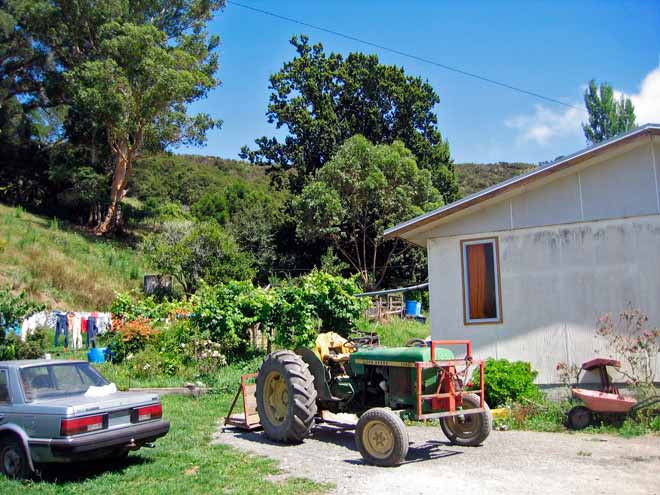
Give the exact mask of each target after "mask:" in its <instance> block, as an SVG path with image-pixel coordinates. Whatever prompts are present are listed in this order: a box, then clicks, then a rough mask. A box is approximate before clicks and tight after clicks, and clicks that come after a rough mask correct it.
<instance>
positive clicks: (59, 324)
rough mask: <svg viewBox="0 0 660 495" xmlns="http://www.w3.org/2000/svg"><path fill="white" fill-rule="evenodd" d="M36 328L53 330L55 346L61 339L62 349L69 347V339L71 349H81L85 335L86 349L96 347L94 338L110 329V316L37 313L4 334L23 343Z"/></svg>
mask: <svg viewBox="0 0 660 495" xmlns="http://www.w3.org/2000/svg"><path fill="white" fill-rule="evenodd" d="M37 328H51V329H54V330H55V341H54V344H55V346H58V345H59V342H60V338H63V343H64V347H65V348H67V347H68V346H69V337H71V344H72V348H73V349H80V348H82V336H83V335H85V336H86V337H85V344H86V346H87V347H89V346H90V344H92V345H96V337H97V336H98V335H102V334H104V333H105V332H107V331H108V330H111V329H112V315H111V314H110V313H102V312H98V311H69V312H65V311H59V310H53V311H46V310H44V311H39V312H37V313H34V314H32V315H30V316H28V317H25V318H23V320H22V322H20V324H19V322H14V323H11V324H8V325H7V326H6V329H5V332H6V333H10V332H14V333H15V334H16V335H17V336H20V338H21V340H23V341H24V342H25V340H26V339H27V336H28V335H31V334H33V333H34V332H35V331H36V329H37Z"/></svg>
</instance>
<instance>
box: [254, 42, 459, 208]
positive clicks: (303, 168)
mask: <svg viewBox="0 0 660 495" xmlns="http://www.w3.org/2000/svg"><path fill="white" fill-rule="evenodd" d="M291 44H292V45H293V46H294V47H295V49H296V53H297V55H296V57H294V58H293V60H291V61H289V62H286V63H285V64H284V66H283V67H282V69H281V70H280V71H279V72H277V73H276V74H273V75H272V76H271V78H270V88H271V90H272V93H271V96H270V104H269V105H268V112H267V117H268V121H269V122H270V123H274V124H275V125H276V126H277V128H281V127H284V128H286V130H287V131H288V135H287V136H286V137H285V138H284V140H283V141H280V140H278V139H277V138H275V137H273V138H268V137H261V138H259V139H257V140H256V144H257V147H256V149H253V150H251V149H249V148H248V147H247V146H246V147H243V150H242V155H241V156H242V157H243V158H247V159H249V160H250V161H251V162H253V163H257V164H262V165H269V166H271V167H273V168H274V169H275V170H277V171H285V170H288V169H291V168H293V169H294V173H289V174H286V175H282V177H286V178H287V179H289V180H290V181H291V183H290V185H291V187H292V190H293V191H294V192H299V191H300V190H301V189H302V188H303V186H304V184H305V180H306V179H307V178H308V177H309V176H310V175H311V174H312V173H313V172H314V171H316V170H317V169H319V168H320V167H322V166H323V165H324V164H325V163H327V162H328V161H329V160H330V159H331V158H332V156H333V155H334V154H335V152H336V151H337V149H338V148H339V147H340V146H341V145H342V143H343V142H344V141H345V140H346V139H348V138H350V137H352V136H354V135H356V134H361V135H363V136H365V137H366V138H367V139H368V140H370V141H371V142H373V143H377V144H380V143H392V142H394V141H395V140H399V141H402V142H403V143H404V144H405V145H406V147H408V149H410V151H412V153H413V154H414V155H415V157H416V159H417V163H418V165H419V167H420V168H424V169H428V170H430V171H431V174H432V177H433V183H434V185H435V186H436V188H437V189H438V190H439V191H440V192H441V193H442V195H443V197H444V200H445V201H452V200H454V199H455V198H456V196H457V194H458V188H457V184H456V177H455V174H454V168H453V164H452V161H451V158H450V154H449V146H448V144H447V142H446V141H445V140H443V138H442V135H441V134H440V131H439V130H438V118H437V116H436V114H435V113H434V112H433V108H434V107H435V105H436V104H438V103H439V101H440V99H439V97H438V95H437V94H436V92H435V91H434V90H433V87H432V86H431V85H430V84H429V83H428V82H426V81H423V80H422V79H421V78H419V77H412V76H408V75H406V73H405V72H404V70H403V68H400V67H395V66H390V65H383V64H381V63H380V62H379V60H378V57H377V56H376V55H366V54H363V53H350V54H349V55H348V56H347V57H346V58H344V57H343V56H342V55H340V54H337V53H330V54H329V55H328V54H326V53H325V51H324V49H323V45H321V44H320V43H319V44H315V45H310V43H309V39H308V38H307V37H306V36H304V35H303V36H300V37H295V36H294V37H293V38H292V39H291Z"/></svg>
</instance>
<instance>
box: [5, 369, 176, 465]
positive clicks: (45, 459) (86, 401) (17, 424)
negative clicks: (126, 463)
mask: <svg viewBox="0 0 660 495" xmlns="http://www.w3.org/2000/svg"><path fill="white" fill-rule="evenodd" d="M108 385H109V384H108V381H107V380H106V379H105V378H103V376H101V375H100V374H99V372H98V371H96V370H95V369H94V368H93V367H92V366H90V365H89V364H88V363H86V362H85V361H64V360H52V361H51V360H43V359H41V360H30V361H0V469H1V470H2V472H3V473H4V474H5V475H6V476H8V477H10V478H24V477H27V476H29V475H30V474H31V473H34V472H35V471H36V468H35V466H37V465H38V464H41V463H53V462H73V461H79V460H93V459H100V458H122V457H125V456H126V455H128V452H129V451H131V450H137V449H139V448H140V447H143V446H151V443H152V442H153V441H155V440H156V439H157V438H160V437H162V436H164V435H166V434H167V432H168V431H169V429H170V423H169V421H164V420H163V419H162V415H163V408H162V405H161V402H160V399H159V397H158V396H157V395H155V394H152V393H138V392H116V391H115V392H112V390H110V391H109V392H110V393H108V388H110V389H112V386H110V387H108ZM95 387H105V388H95ZM99 391H101V392H100V393H99ZM94 392H97V395H99V396H93V395H94ZM103 394H105V395H103Z"/></svg>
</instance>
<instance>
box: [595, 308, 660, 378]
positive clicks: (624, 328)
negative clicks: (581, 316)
mask: <svg viewBox="0 0 660 495" xmlns="http://www.w3.org/2000/svg"><path fill="white" fill-rule="evenodd" d="M648 319H649V318H648V316H647V315H646V313H644V312H643V311H641V310H639V309H627V310H625V311H622V312H621V313H619V318H618V320H614V319H613V318H612V315H611V314H610V313H607V314H605V315H603V316H601V317H600V318H599V319H598V330H597V331H596V338H598V339H600V340H602V341H604V342H605V343H606V345H607V350H608V351H609V353H610V357H613V358H616V359H620V360H621V361H623V362H622V366H621V368H620V369H619V370H618V371H619V373H620V374H621V375H623V376H624V377H625V378H626V380H627V382H628V383H629V384H630V385H632V386H633V387H636V388H638V389H648V390H652V389H653V382H654V381H655V361H656V359H657V356H658V354H660V329H658V328H655V327H650V326H649V325H648ZM596 352H598V351H596Z"/></svg>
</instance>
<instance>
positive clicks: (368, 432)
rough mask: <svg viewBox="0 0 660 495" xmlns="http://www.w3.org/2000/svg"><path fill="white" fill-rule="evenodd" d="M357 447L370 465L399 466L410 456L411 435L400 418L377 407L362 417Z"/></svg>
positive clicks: (358, 428) (357, 431)
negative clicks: (409, 442)
mask: <svg viewBox="0 0 660 495" xmlns="http://www.w3.org/2000/svg"><path fill="white" fill-rule="evenodd" d="M355 443H357V447H358V450H359V451H360V454H362V457H363V458H364V460H365V461H366V462H367V463H368V464H374V465H376V466H398V465H399V464H401V463H402V462H403V461H404V460H405V458H406V455H407V454H408V431H407V430H406V425H404V424H403V421H402V420H401V418H400V417H399V416H398V415H397V414H394V413H393V412H392V411H390V410H389V409H383V408H380V407H375V408H373V409H369V410H368V411H367V412H366V413H364V414H363V415H362V416H360V419H359V420H358V423H357V427H356V428H355Z"/></svg>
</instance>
